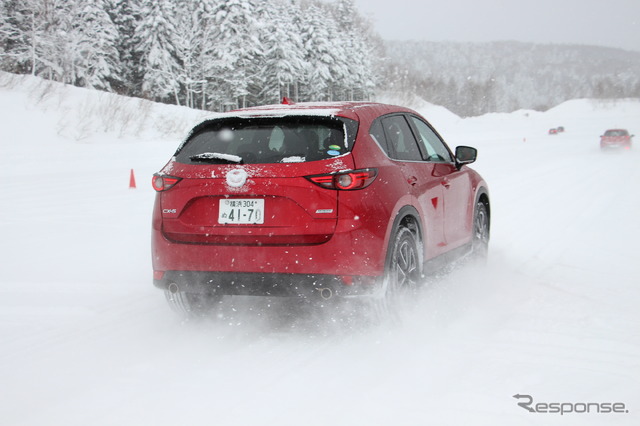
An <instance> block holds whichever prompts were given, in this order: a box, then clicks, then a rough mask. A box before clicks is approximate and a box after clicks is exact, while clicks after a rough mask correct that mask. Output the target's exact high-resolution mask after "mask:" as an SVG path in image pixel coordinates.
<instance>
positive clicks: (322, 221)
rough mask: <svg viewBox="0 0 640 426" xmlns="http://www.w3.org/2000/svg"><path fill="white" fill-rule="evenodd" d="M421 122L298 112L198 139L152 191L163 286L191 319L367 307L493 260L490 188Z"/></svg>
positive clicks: (347, 111) (199, 132)
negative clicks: (470, 261) (287, 308)
mask: <svg viewBox="0 0 640 426" xmlns="http://www.w3.org/2000/svg"><path fill="white" fill-rule="evenodd" d="M475 159H476V150H475V149H474V148H471V147H465V146H460V147H458V148H457V149H456V152H455V155H454V154H453V153H452V152H451V151H450V150H449V148H448V147H447V145H446V144H445V143H444V142H443V140H442V138H441V137H440V136H439V135H438V133H437V132H436V131H435V130H434V129H433V127H432V126H431V125H430V124H429V123H428V122H427V121H426V120H425V119H424V118H423V117H421V116H420V115H419V114H417V113H416V112H414V111H412V110H410V109H407V108H403V107H396V106H390V105H384V104H376V103H315V104H304V103H301V104H292V105H290V104H287V105H275V106H266V107H256V108H247V109H242V110H237V111H232V112H229V113H224V114H220V115H217V116H216V117H215V118H211V119H209V120H206V121H204V122H202V123H201V124H199V125H197V126H196V127H195V128H194V129H193V130H192V131H191V133H190V134H189V136H188V137H187V138H186V140H185V141H184V142H183V143H182V144H181V145H180V147H179V148H178V150H177V152H176V153H175V155H174V156H173V157H172V158H171V159H170V160H169V162H168V163H167V165H166V166H164V168H163V169H162V170H161V171H160V172H159V173H157V174H155V175H154V178H153V187H154V189H155V190H156V191H157V195H156V201H155V207H154V211H153V232H152V235H153V238H152V254H153V270H154V284H155V286H157V287H159V288H160V289H163V290H165V292H166V295H167V300H168V301H169V303H170V304H171V305H172V306H174V307H175V308H178V309H180V310H183V311H185V312H186V313H201V312H208V311H209V310H211V309H215V307H216V305H218V304H219V301H220V299H221V298H222V297H223V296H226V295H263V296H300V297H306V298H313V297H317V298H323V299H328V298H331V297H351V296H364V297H368V298H370V299H371V300H378V301H380V303H381V304H384V305H389V303H387V302H389V301H393V300H395V298H396V297H397V295H398V294H402V292H404V291H407V290H411V289H414V288H415V287H416V286H418V285H419V283H420V282H421V280H422V277H423V274H424V273H425V271H432V270H435V268H437V267H441V266H442V265H443V264H446V263H448V262H450V261H451V260H453V259H455V258H457V257H460V256H462V255H465V254H469V253H473V254H474V255H477V256H479V257H483V256H486V252H487V246H488V241H489V216H490V211H491V209H490V203H489V193H488V189H487V184H486V183H485V181H484V180H483V179H482V177H480V175H479V174H478V173H476V172H475V171H474V170H472V169H470V168H469V167H467V166H466V165H467V164H469V163H472V162H473V161H475Z"/></svg>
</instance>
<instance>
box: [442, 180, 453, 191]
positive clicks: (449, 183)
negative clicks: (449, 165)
mask: <svg viewBox="0 0 640 426" xmlns="http://www.w3.org/2000/svg"><path fill="white" fill-rule="evenodd" d="M440 184H441V185H442V186H444V187H445V188H447V189H449V187H450V186H451V182H449V179H446V178H445V179H442V182H440Z"/></svg>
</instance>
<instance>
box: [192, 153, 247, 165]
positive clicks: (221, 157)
mask: <svg viewBox="0 0 640 426" xmlns="http://www.w3.org/2000/svg"><path fill="white" fill-rule="evenodd" d="M189 160H192V161H223V162H226V163H237V164H242V157H239V156H237V155H233V154H223V153H221V152H203V153H202V154H196V155H192V156H191V157H189Z"/></svg>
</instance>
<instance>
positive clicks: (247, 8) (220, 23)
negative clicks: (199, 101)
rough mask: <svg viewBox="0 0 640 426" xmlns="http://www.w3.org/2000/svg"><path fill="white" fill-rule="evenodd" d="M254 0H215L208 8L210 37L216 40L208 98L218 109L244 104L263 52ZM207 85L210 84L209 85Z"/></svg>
mask: <svg viewBox="0 0 640 426" xmlns="http://www.w3.org/2000/svg"><path fill="white" fill-rule="evenodd" d="M256 13H257V2H256V1H255V0H227V1H219V2H218V3H217V4H216V5H215V6H214V7H213V9H212V17H213V21H212V25H213V28H214V33H213V34H212V37H213V38H214V39H215V40H216V41H217V42H216V45H215V51H213V52H212V53H213V54H214V58H213V61H212V62H211V71H212V72H213V73H214V74H212V75H211V77H212V81H211V83H212V84H213V87H216V88H221V89H223V90H221V91H220V92H218V91H216V92H215V93H212V100H213V101H214V102H215V103H217V104H218V105H219V108H220V109H228V108H235V107H243V106H246V105H247V96H248V95H249V94H250V91H249V88H250V86H251V84H252V82H253V81H254V80H255V78H256V76H257V74H258V72H259V61H260V60H261V57H262V55H263V49H262V46H261V43H260V25H259V22H258V20H257V14H256ZM210 87H211V86H210Z"/></svg>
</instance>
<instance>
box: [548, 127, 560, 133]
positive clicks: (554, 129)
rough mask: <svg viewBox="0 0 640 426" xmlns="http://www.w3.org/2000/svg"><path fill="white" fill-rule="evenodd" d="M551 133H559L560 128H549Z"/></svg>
mask: <svg viewBox="0 0 640 426" xmlns="http://www.w3.org/2000/svg"><path fill="white" fill-rule="evenodd" d="M549 134H550V135H556V134H558V129H556V128H555V127H554V128H553V129H549Z"/></svg>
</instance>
